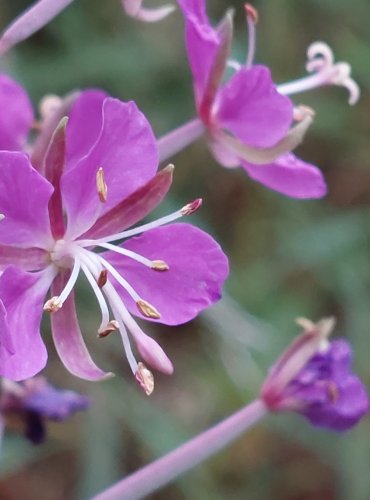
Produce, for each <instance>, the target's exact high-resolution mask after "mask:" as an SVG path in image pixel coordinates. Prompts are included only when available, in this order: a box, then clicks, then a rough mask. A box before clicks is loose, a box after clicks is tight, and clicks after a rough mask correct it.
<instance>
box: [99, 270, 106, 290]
mask: <svg viewBox="0 0 370 500" xmlns="http://www.w3.org/2000/svg"><path fill="white" fill-rule="evenodd" d="M107 279H108V271H107V270H106V269H103V270H102V271H101V273H100V274H99V278H98V281H97V283H98V287H99V288H103V286H104V285H105V284H106V282H107Z"/></svg>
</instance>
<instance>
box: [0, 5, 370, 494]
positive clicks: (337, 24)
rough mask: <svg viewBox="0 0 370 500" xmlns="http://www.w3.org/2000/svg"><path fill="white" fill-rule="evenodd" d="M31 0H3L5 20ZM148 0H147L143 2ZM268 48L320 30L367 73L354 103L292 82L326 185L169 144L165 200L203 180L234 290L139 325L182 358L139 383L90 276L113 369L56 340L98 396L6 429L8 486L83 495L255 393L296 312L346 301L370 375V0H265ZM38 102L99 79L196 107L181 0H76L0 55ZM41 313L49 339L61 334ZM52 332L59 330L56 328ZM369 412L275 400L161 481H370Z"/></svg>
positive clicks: (215, 11)
mask: <svg viewBox="0 0 370 500" xmlns="http://www.w3.org/2000/svg"><path fill="white" fill-rule="evenodd" d="M29 4H30V2H29V1H25V0H24V1H23V0H12V1H5V2H4V1H3V2H1V3H0V23H1V26H3V27H5V26H6V25H7V24H8V23H9V22H10V20H12V19H13V18H14V17H15V16H16V15H17V14H19V13H20V12H21V11H22V10H24V9H25V8H26V7H27V6H28V5H29ZM150 4H151V2H150V1H149V0H147V5H148V6H149V5H150ZM232 5H233V6H234V7H235V8H236V16H235V21H236V35H235V41H234V47H233V50H234V56H235V57H236V58H239V59H243V58H244V57H245V52H246V30H245V22H244V16H243V4H242V2H237V1H235V0H234V1H230V2H226V1H225V0H209V1H208V11H209V13H210V15H211V17H212V19H214V20H218V19H219V18H220V17H221V16H222V14H223V12H224V11H225V9H226V8H227V7H229V6H232ZM254 5H255V6H256V7H257V8H258V10H259V13H260V22H259V24H258V34H257V55H256V60H257V61H258V62H261V63H264V64H267V65H269V66H270V67H271V69H272V72H273V75H274V79H275V81H276V82H278V83H280V82H284V81H287V80H290V79H295V78H297V77H299V76H303V75H304V63H305V51H306V48H307V46H308V45H309V44H310V43H311V42H312V41H315V40H323V41H326V42H327V43H329V45H331V47H332V48H333V49H334V52H335V54H336V57H337V59H338V60H344V61H349V62H350V63H351V64H352V71H353V76H354V78H355V79H356V80H357V81H358V83H359V84H360V86H361V89H362V97H361V100H360V102H359V103H358V104H357V105H356V106H355V107H353V108H351V107H350V106H349V105H348V104H347V94H346V91H345V90H344V89H340V88H334V87H331V88H324V89H320V90H316V91H313V92H311V93H307V94H304V95H299V96H296V98H295V102H296V103H304V104H307V105H309V106H311V107H313V108H314V109H315V110H316V112H317V115H316V119H315V122H314V125H313V126H312V127H311V130H310V132H309V133H308V135H307V137H306V140H305V143H304V145H303V146H301V147H300V148H299V150H298V154H299V155H300V156H302V157H303V158H304V159H305V160H307V161H310V162H312V163H315V164H317V165H319V166H320V167H321V168H322V170H323V171H324V173H325V177H326V179H327V182H328V185H329V190H330V191H329V195H328V196H327V198H325V199H323V200H319V201H295V200H291V199H288V198H284V197H282V196H280V195H278V194H276V193H274V192H270V191H268V190H267V189H265V188H264V187H263V186H261V185H259V184H257V183H254V182H253V181H251V180H249V179H248V178H247V176H246V174H245V173H244V172H243V171H241V170H233V171H230V170H226V169H223V168H222V167H220V166H218V165H217V164H216V163H215V161H214V160H213V158H212V157H211V155H210V154H209V152H208V150H207V148H206V145H205V143H204V142H202V141H201V140H200V141H198V142H197V143H195V144H194V145H192V146H191V147H189V148H188V149H186V150H185V151H183V152H182V153H181V154H179V155H177V156H176V157H175V158H173V161H174V163H175V165H176V172H175V180H174V185H173V189H172V191H171V195H170V197H169V199H168V200H167V201H166V202H165V203H164V204H163V205H162V206H161V207H160V209H159V210H158V213H161V214H162V213H166V212H168V211H169V210H172V209H173V207H178V206H182V205H183V204H184V203H186V202H187V201H189V200H191V199H193V198H194V197H197V196H202V197H204V199H205V203H204V208H203V209H202V210H201V212H200V213H199V214H198V215H196V216H194V219H193V222H196V223H197V224H199V225H200V226H202V227H204V228H206V229H207V230H208V231H210V232H211V233H213V234H214V235H215V237H216V238H217V239H218V240H219V241H220V242H221V243H222V246H223V248H224V250H225V251H226V253H227V254H228V255H229V257H230V261H231V275H230V278H229V280H228V283H227V286H226V296H225V300H224V301H223V302H222V303H221V304H219V305H218V306H216V307H215V308H214V310H213V311H210V312H208V313H206V314H204V315H203V317H201V318H199V319H197V320H196V321H193V322H192V323H191V324H188V325H185V326H182V327H178V328H167V327H155V328H154V327H153V326H151V325H149V326H147V325H146V326H145V328H146V330H147V331H148V332H150V333H151V334H152V335H153V336H155V337H156V338H157V339H158V340H159V341H160V343H161V345H162V346H163V347H164V349H165V350H166V351H168V353H169V354H170V357H171V359H172V360H173V362H174V364H175V374H174V375H173V376H172V377H171V378H167V377H164V376H160V375H157V376H156V390H155V392H154V394H153V395H152V396H151V397H150V398H146V397H145V395H143V394H142V393H141V392H140V390H139V389H138V387H137V386H136V384H135V382H134V381H133V380H132V376H131V375H130V373H129V370H128V369H127V366H126V361H125V359H124V357H123V355H122V348H121V345H120V342H119V341H118V338H117V339H115V338H113V337H114V336H110V337H109V338H107V339H105V340H104V341H102V340H97V339H96V338H95V337H96V335H95V332H96V325H97V324H98V310H97V308H95V304H94V302H93V297H92V296H91V295H90V294H89V292H88V290H87V289H85V285H84V283H81V286H80V293H79V308H80V317H81V325H82V329H83V331H84V334H85V338H90V341H89V345H90V348H91V350H92V351H93V353H94V356H95V358H96V359H97V360H98V361H100V363H101V365H103V366H104V367H106V368H109V369H110V370H112V371H115V372H116V373H117V377H116V378H115V379H113V380H110V381H107V382H105V383H101V384H92V383H84V382H83V381H79V380H77V379H75V378H73V377H72V376H71V375H69V373H68V372H66V371H65V370H64V368H63V367H62V366H61V364H60V362H59V360H58V359H57V357H56V355H55V353H54V351H53V347H52V345H51V344H50V353H51V354H50V363H49V365H48V367H47V370H46V372H45V373H46V374H47V375H48V376H49V377H50V379H51V380H52V381H53V382H54V383H55V384H57V385H60V386H64V387H69V388H74V389H76V390H79V391H81V392H84V393H87V394H89V395H90V396H91V398H92V400H93V402H94V404H93V407H92V409H91V411H89V412H88V413H86V414H80V415H78V416H76V417H74V418H73V420H72V421H70V422H68V423H65V424H53V425H50V426H49V440H48V441H47V443H46V444H44V445H42V446H39V447H33V446H31V445H29V444H28V443H27V442H25V440H24V439H23V438H22V437H21V436H20V435H19V433H18V432H17V429H9V430H8V432H7V435H6V438H5V442H4V446H3V457H2V461H1V465H0V498H1V499H4V500H13V499H20V498H22V499H23V498H24V499H27V500H33V499H35V500H36V499H40V498H42V499H43V500H61V499H85V498H88V497H89V495H91V494H93V493H96V492H97V491H99V490H101V489H103V488H104V487H106V486H108V485H109V484H110V483H112V482H113V481H115V480H117V479H119V478H121V477H122V476H124V475H126V474H127V473H129V472H131V471H133V470H135V469H137V468H138V467H140V466H142V465H144V464H146V463H148V462H149V461H151V460H152V459H154V458H156V457H158V456H160V455H161V454H163V453H165V452H166V451H167V450H170V449H172V448H174V447H175V446H176V445H178V444H180V443H181V442H183V441H184V440H185V439H186V438H188V437H191V436H193V435H194V434H196V433H198V432H200V431H202V430H203V429H205V428H206V427H207V426H209V425H211V424H213V423H215V422H217V421H218V420H220V419H222V418H223V417H225V416H227V415H228V414H230V413H231V412H232V411H234V410H236V409H238V408H239V407H241V406H242V405H243V404H245V403H247V402H248V401H249V400H251V399H252V398H254V397H255V396H256V395H257V393H258V388H259V385H260V383H261V381H262V379H263V374H264V373H265V371H266V369H267V367H268V366H269V365H270V364H271V363H272V362H273V361H274V359H275V358H276V356H277V355H278V354H279V352H280V351H281V349H282V348H283V347H284V346H285V345H286V344H287V343H288V342H289V341H290V340H291V339H292V338H293V337H294V335H295V334H296V332H297V328H296V327H295V326H294V324H293V320H294V318H295V317H297V316H306V317H309V318H312V319H314V320H316V319H319V318H320V317H322V316H327V315H333V314H334V315H335V316H336V317H337V318H338V327H337V329H336V334H337V335H342V336H343V335H344V336H348V337H349V338H350V339H351V341H352V342H353V345H354V347H355V351H356V357H355V367H356V370H357V371H358V372H359V373H360V374H361V376H362V377H363V378H364V379H365V381H366V383H367V385H368V386H369V385H370V364H369V362H368V359H369V351H370V348H369V346H370V331H369V330H370V329H369V323H370V264H369V254H370V218H369V215H370V168H369V167H370V165H369V153H370V150H369V112H370V98H369V88H370V71H369V58H370V44H369V41H370V32H369V19H370V2H368V1H367V0H352V1H351V2H348V0H310V1H300V2H297V1H294V0H286V1H279V2H277V1H272V0H269V1H268V0H261V1H258V2H257V1H256V2H255V4H254ZM1 70H2V71H4V72H8V73H10V74H11V75H12V76H13V77H14V78H16V79H17V80H18V81H20V82H21V83H22V84H23V85H24V86H25V87H26V88H27V89H28V91H29V93H30V95H31V97H32V100H33V102H34V104H35V106H37V103H38V101H39V100H40V98H41V97H42V96H43V95H44V94H47V93H56V94H65V93H67V92H69V91H70V90H72V89H74V88H85V87H101V88H103V89H105V90H107V91H108V92H109V93H111V94H112V95H114V96H117V97H119V98H121V99H123V100H129V99H133V100H135V101H136V102H137V103H138V105H139V107H140V108H141V109H142V110H143V111H144V113H145V114H146V115H147V117H148V118H149V120H150V121H151V123H152V126H153V128H154V130H155V133H156V134H157V136H160V135H161V134H164V133H165V132H167V131H170V130H171V129H173V128H175V127H177V126H179V125H180V124H182V123H184V122H185V121H187V120H188V119H190V118H192V116H193V115H194V108H193V97H192V88H191V78H190V73H189V69H188V66H187V61H186V56H185V48H184V39H183V20H182V17H181V15H180V13H179V12H176V13H175V14H173V15H172V16H171V17H170V18H168V19H167V20H165V21H163V22H161V23H160V24H154V25H145V24H142V23H139V22H136V21H134V20H132V19H130V18H128V17H125V16H124V15H123V12H122V10H121V6H120V2H119V0H106V1H104V2H102V1H99V0H76V2H74V3H73V4H72V5H71V6H70V7H69V8H68V9H67V10H66V11H65V12H63V14H61V15H60V16H59V17H58V18H57V19H56V20H54V21H53V22H52V23H50V24H49V25H48V26H47V27H46V28H45V29H43V30H42V31H40V32H39V33H37V34H36V35H34V36H33V37H32V38H31V39H30V40H28V41H26V42H24V43H22V44H21V45H19V46H18V47H16V48H15V49H13V50H12V51H11V53H10V54H9V55H7V56H6V57H5V58H3V60H2V61H1ZM48 330H49V326H48V322H45V327H44V334H45V339H47V338H50V336H49V331H48ZM49 343H50V342H49ZM369 468H370V420H369V419H365V420H364V421H363V422H362V423H361V425H359V427H358V428H356V429H354V430H353V431H351V432H349V433H347V434H344V435H339V436H338V435H335V434H334V433H331V432H329V431H323V430H315V429H313V428H311V427H310V426H309V425H308V424H307V423H306V422H305V421H303V420H302V419H300V418H299V417H298V416H294V415H281V416H278V417H270V418H268V419H266V421H265V422H264V423H263V424H262V425H259V426H258V427H256V428H255V429H254V430H253V431H252V432H250V433H249V434H247V435H245V436H244V437H243V438H242V439H240V440H239V441H238V442H236V443H235V444H234V445H233V446H231V447H230V448H228V449H227V450H225V451H224V452H223V453H220V454H219V455H218V456H217V457H215V458H214V459H213V460H211V461H210V462H208V463H207V464H205V465H203V466H202V467H199V468H198V469H197V470H196V471H192V472H190V473H188V474H187V475H186V476H184V477H183V478H182V479H181V480H179V481H177V482H176V483H174V484H173V485H171V486H170V487H168V488H166V489H163V490H162V491H160V492H158V493H157V494H155V495H153V496H152V498H153V499H156V500H167V499H172V498H176V499H186V500H188V499H195V500H198V499H201V500H208V499H212V500H213V499H215V500H219V499H232V500H239V499H245V498H248V499H249V500H269V499H277V500H321V499H322V500H331V499H346V500H347V499H351V500H367V499H368V498H370V493H369V491H370V479H369Z"/></svg>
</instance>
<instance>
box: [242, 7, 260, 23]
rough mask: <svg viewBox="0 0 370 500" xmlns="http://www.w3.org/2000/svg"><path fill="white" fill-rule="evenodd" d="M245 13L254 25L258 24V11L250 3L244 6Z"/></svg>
mask: <svg viewBox="0 0 370 500" xmlns="http://www.w3.org/2000/svg"><path fill="white" fill-rule="evenodd" d="M244 9H245V13H246V14H247V17H248V18H249V19H250V20H251V21H253V22H254V24H257V23H258V10H257V9H256V8H254V7H253V5H251V4H250V3H246V4H244Z"/></svg>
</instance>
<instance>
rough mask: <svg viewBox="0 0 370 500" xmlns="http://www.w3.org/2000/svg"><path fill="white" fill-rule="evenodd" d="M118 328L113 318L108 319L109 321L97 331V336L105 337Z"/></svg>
mask: <svg viewBox="0 0 370 500" xmlns="http://www.w3.org/2000/svg"><path fill="white" fill-rule="evenodd" d="M117 330H119V323H118V321H116V320H115V319H112V321H109V323H108V324H107V325H106V326H105V327H104V328H103V329H102V330H99V331H98V337H99V338H100V339H101V338H104V337H107V336H108V335H109V334H110V333H112V332H115V331H117Z"/></svg>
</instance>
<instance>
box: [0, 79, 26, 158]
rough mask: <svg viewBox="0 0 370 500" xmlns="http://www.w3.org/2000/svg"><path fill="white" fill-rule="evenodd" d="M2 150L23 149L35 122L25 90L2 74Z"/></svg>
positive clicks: (0, 116)
mask: <svg viewBox="0 0 370 500" xmlns="http://www.w3.org/2000/svg"><path fill="white" fill-rule="evenodd" d="M0 108H1V113H0V150H8V151H21V150H22V149H23V147H24V145H25V142H26V138H27V135H28V132H29V130H30V128H31V125H32V122H33V109H32V104H31V102H30V99H29V97H28V95H27V93H26V92H25V90H24V89H23V88H22V87H21V86H20V85H19V84H18V83H17V82H15V81H14V80H12V79H11V78H9V77H8V76H6V75H0Z"/></svg>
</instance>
